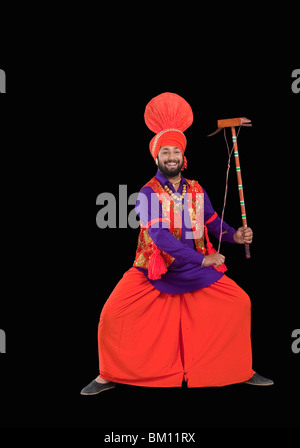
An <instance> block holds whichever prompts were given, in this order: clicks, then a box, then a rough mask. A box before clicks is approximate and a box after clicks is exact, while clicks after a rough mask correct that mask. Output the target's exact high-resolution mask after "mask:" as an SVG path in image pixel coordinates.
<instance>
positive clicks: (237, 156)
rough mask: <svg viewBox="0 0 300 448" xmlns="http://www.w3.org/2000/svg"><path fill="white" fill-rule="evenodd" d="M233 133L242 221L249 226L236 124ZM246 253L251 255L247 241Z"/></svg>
mask: <svg viewBox="0 0 300 448" xmlns="http://www.w3.org/2000/svg"><path fill="white" fill-rule="evenodd" d="M231 134H232V141H233V151H234V152H233V154H234V160H235V168H236V176H237V182H238V189H239V197H240V206H241V213H242V222H243V226H244V227H247V216H246V208H245V200H244V190H243V182H242V173H241V166H240V158H239V150H238V145H237V137H236V133H235V127H234V126H231ZM245 253H246V258H250V257H251V254H250V248H249V244H246V243H245Z"/></svg>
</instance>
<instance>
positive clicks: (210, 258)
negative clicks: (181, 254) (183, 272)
mask: <svg viewBox="0 0 300 448" xmlns="http://www.w3.org/2000/svg"><path fill="white" fill-rule="evenodd" d="M224 261H225V257H224V255H221V254H219V252H215V253H214V254H210V255H205V257H204V261H203V264H202V266H205V267H207V266H211V265H213V264H214V265H215V266H217V267H218V266H221V264H223V263H224Z"/></svg>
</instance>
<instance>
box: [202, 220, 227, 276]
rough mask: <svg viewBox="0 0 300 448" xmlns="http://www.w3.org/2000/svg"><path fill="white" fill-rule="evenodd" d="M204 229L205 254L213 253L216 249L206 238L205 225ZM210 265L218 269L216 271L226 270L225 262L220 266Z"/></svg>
mask: <svg viewBox="0 0 300 448" xmlns="http://www.w3.org/2000/svg"><path fill="white" fill-rule="evenodd" d="M204 231H205V238H206V249H207V254H208V255H210V254H214V253H216V252H217V251H216V249H214V247H213V245H212V244H211V242H210V241H209V238H208V231H207V227H206V225H204ZM212 267H213V268H214V269H215V270H216V271H218V272H226V271H227V267H226V266H225V264H224V263H223V264H221V266H214V265H212Z"/></svg>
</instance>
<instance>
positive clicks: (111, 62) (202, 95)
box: [0, 27, 300, 433]
mask: <svg viewBox="0 0 300 448" xmlns="http://www.w3.org/2000/svg"><path fill="white" fill-rule="evenodd" d="M168 32H170V31H168ZM148 33H149V29H148V28H147V27H146V28H145V29H144V30H143V31H140V32H139V33H137V35H134V36H132V38H131V39H128V40H126V41H123V40H122V38H121V37H120V38H118V39H117V41H116V42H115V43H114V42H113V41H112V40H110V41H109V44H108V41H107V40H106V41H101V42H102V44H101V45H99V47H98V45H96V43H95V42H96V41H95V38H96V37H97V33H96V31H95V34H93V33H91V36H89V34H88V32H87V34H86V35H85V40H84V46H83V47H84V48H80V46H76V45H74V46H69V45H68V44H67V45H65V47H64V48H63V50H61V51H60V52H59V51H57V52H55V54H53V53H51V52H49V48H51V46H48V45H46V46H45V48H44V49H46V50H47V57H45V56H43V57H42V55H41V53H39V52H37V53H35V54H34V56H33V55H32V54H31V56H30V57H29V56H28V53H26V52H23V51H21V49H20V48H19V52H18V57H15V58H13V57H12V56H11V54H10V55H9V53H8V52H7V54H5V52H3V55H2V56H3V60H2V61H1V64H0V68H2V69H4V70H5V71H6V75H7V94H6V95H1V103H0V104H1V107H0V113H1V131H0V132H1V134H0V136H1V149H2V170H1V171H2V176H1V184H2V195H1V199H2V209H3V218H2V225H3V231H2V243H3V255H2V257H3V265H4V267H3V271H2V273H3V281H2V286H3V292H2V298H1V305H0V328H1V329H3V330H5V332H6V335H7V353H6V354H2V355H1V357H0V394H1V419H0V427H3V428H73V429H75V428H98V429H101V430H103V431H104V432H106V431H108V432H109V430H114V431H115V432H117V431H118V430H119V431H123V432H125V433H130V432H131V433H134V429H136V430H138V428H146V430H149V431H150V429H153V428H157V429H160V430H161V431H164V430H167V429H168V428H172V430H174V429H177V430H180V429H181V430H182V431H183V430H191V429H192V428H194V430H197V431H200V430H204V429H221V428H226V429H228V428H244V429H246V428H248V429H256V428H267V429H276V428H281V429H283V428H295V427H298V428H299V417H298V415H297V411H296V407H297V403H298V402H299V392H300V386H299V359H300V358H299V356H300V355H296V354H294V353H293V352H292V350H291V344H292V338H291V333H292V331H293V330H294V329H295V328H299V311H300V309H299V298H298V293H297V280H298V255H297V251H298V244H297V241H298V218H297V216H298V195H297V193H298V176H299V175H298V159H297V156H298V150H299V98H300V95H299V94H298V95H297V94H294V93H293V92H292V90H291V84H292V78H291V73H292V71H293V70H294V69H295V68H297V67H298V66H299V61H298V63H297V61H296V59H295V58H294V53H293V52H292V51H291V52H290V57H287V56H286V53H285V51H284V47H280V46H279V45H277V43H278V42H279V41H276V42H275V43H276V45H275V44H274V41H273V46H270V42H269V38H268V37H267V36H266V40H265V41H263V42H264V43H262V42H260V44H259V45H257V46H256V47H253V45H252V46H249V45H248V46H245V44H244V43H242V42H241V43H240V45H238V46H236V45H235V44H236V42H235V41H231V40H230V39H229V38H227V37H226V36H225V37H222V36H221V35H218V36H217V35H216V34H214V33H213V32H212V31H211V34H209V43H210V47H208V46H207V45H206V41H205V40H203V36H201V37H200V36H197V33H195V35H193V36H192V35H189V36H185V38H186V39H187V40H184V39H183V37H182V36H177V40H176V41H173V40H172V39H170V37H169V35H168V36H165V37H164V38H163V40H160V46H159V47H157V46H156V45H154V44H153V42H149V43H148V44H146V43H145V41H144V36H145V35H147V34H148ZM106 38H107V36H106ZM215 39H216V41H215ZM78 40H79V41H80V38H79V39H78ZM78 40H77V41H75V44H76V43H77V42H78ZM141 40H142V42H141V43H142V46H141V45H140V41H141ZM187 41H188V45H186V42H187ZM162 42H165V43H166V44H165V45H163V44H162ZM214 42H219V43H220V42H222V45H219V46H218V45H215V44H214ZM233 42H234V43H235V44H234V45H233ZM167 43H168V44H167ZM232 46H233V47H234V48H232ZM204 49H205V50H204ZM77 51H78V52H79V53H77ZM211 52H213V54H211ZM165 91H170V92H175V93H177V94H179V95H181V96H183V97H184V98H185V99H186V100H187V101H188V102H189V103H190V105H191V107H192V109H193V112H194V122H193V125H192V126H191V127H190V128H189V129H188V130H187V131H186V136H187V140H188V145H187V150H186V156H187V159H188V169H187V170H186V171H185V173H184V175H185V176H186V177H188V178H194V179H197V180H198V181H199V182H200V184H202V185H203V186H204V188H205V189H206V191H207V192H208V194H209V196H210V199H211V201H212V203H213V205H214V208H215V210H216V211H217V212H218V213H219V214H221V210H222V204H223V195H224V187H225V174H226V168H227V149H226V145H225V142H224V137H223V134H222V133H219V134H218V135H216V136H214V137H211V138H207V134H209V133H211V132H213V131H214V130H215V129H216V125H217V120H218V119H221V118H232V117H240V116H246V117H247V118H249V119H251V120H252V123H253V127H252V128H242V129H241V131H240V135H239V138H238V145H239V151H240V162H241V167H242V177H243V184H244V195H245V204H246V211H247V218H248V225H249V226H250V227H251V228H252V229H253V231H254V242H253V244H252V246H251V254H252V257H251V259H250V260H246V259H245V255H244V249H243V247H237V246H230V245H228V244H227V245H226V244H225V243H224V244H222V247H221V252H222V253H223V254H224V255H226V264H227V266H228V268H229V271H228V275H229V276H230V277H231V278H233V279H234V280H235V281H237V283H238V284H239V285H240V286H241V287H243V288H244V289H245V290H246V292H247V293H248V294H249V295H250V297H251V300H252V345H253V367H254V369H255V370H257V371H258V372H259V373H260V374H262V375H264V376H266V377H269V378H272V379H273V380H274V381H275V385H274V386H273V387H268V388H260V387H256V388H255V387H251V386H247V385H232V386H226V387H223V388H203V389H202V388H199V389H187V388H185V387H183V388H178V389H177V388H175V389H173V388H172V389H153V388H138V387H134V386H126V385H119V386H118V387H117V388H116V389H114V390H112V391H109V392H106V393H104V394H101V395H98V396H93V397H84V396H81V395H80V390H81V389H82V387H84V386H85V385H86V384H87V383H88V382H90V381H91V380H92V379H93V378H95V377H96V376H97V374H98V354H97V325H98V320H99V315H100V312H101V309H102V307H103V304H104V303H105V301H106V299H107V297H108V295H109V294H110V292H111V291H112V289H113V288H114V286H115V284H116V283H117V282H118V281H119V280H120V278H121V276H122V275H123V273H124V272H125V271H126V270H127V269H129V268H130V267H131V265H132V263H133V260H134V256H135V250H136V242H137V236H138V229H136V230H134V229H130V228H128V229H105V230H100V229H99V228H98V227H97V226H96V225H95V216H96V214H97V211H98V210H99V206H98V207H97V206H96V208H94V204H95V198H96V197H97V196H98V195H99V194H100V193H102V192H111V193H113V194H115V195H116V197H117V198H118V191H119V185H123V184H126V185H127V188H128V196H129V195H130V194H131V193H134V192H137V191H139V189H140V188H141V187H142V186H143V185H144V184H145V183H146V182H147V180H149V179H150V178H151V177H152V176H153V175H154V174H155V172H156V165H155V164H154V162H153V160H152V157H151V155H150V152H149V147H148V145H149V141H150V139H151V138H152V136H153V134H152V133H151V131H149V129H148V128H147V127H146V125H145V123H144V118H143V114H144V109H145V106H146V104H147V102H148V101H150V99H151V98H152V97H153V96H155V95H158V94H159V93H162V92H165ZM228 140H229V142H230V135H229V134H228ZM233 164H234V160H233V159H232V165H233ZM117 204H118V202H117ZM132 208H133V207H132V206H129V207H128V210H129V211H130V210H131V209H132ZM225 220H226V222H228V223H229V224H230V225H232V226H234V227H239V226H240V225H241V218H240V208H239V200H238V190H237V185H236V174H235V170H234V166H232V168H231V171H230V176H229V190H228V199H227V207H226V211H225ZM214 243H215V241H214ZM298 358H299V359H298ZM129 428H132V429H131V430H129Z"/></svg>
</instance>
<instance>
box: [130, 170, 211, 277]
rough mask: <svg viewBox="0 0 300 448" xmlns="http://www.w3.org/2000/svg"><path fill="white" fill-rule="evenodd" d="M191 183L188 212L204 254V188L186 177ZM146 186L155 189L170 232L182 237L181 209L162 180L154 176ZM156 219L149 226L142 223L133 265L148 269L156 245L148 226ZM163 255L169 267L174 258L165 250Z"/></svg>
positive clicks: (188, 186)
mask: <svg viewBox="0 0 300 448" xmlns="http://www.w3.org/2000/svg"><path fill="white" fill-rule="evenodd" d="M186 180H187V182H188V183H189V185H187V193H189V194H188V195H187V198H188V212H189V217H190V221H191V227H192V232H193V239H194V242H195V246H196V249H197V251H198V252H201V253H202V254H204V255H205V254H206V253H207V251H206V248H205V244H204V233H203V228H204V223H203V216H204V210H203V207H204V204H203V194H202V193H203V190H202V188H201V186H200V185H199V184H198V182H197V181H195V180H188V179H186ZM145 187H151V188H152V189H153V191H154V192H155V193H156V195H157V197H158V199H159V202H160V203H161V206H162V212H163V221H164V222H166V223H168V226H169V230H170V232H171V233H172V234H173V235H174V236H175V237H176V238H177V239H178V240H180V239H181V233H182V225H181V219H182V218H181V211H180V210H179V209H178V208H177V206H176V205H175V204H174V200H173V199H172V198H171V196H170V195H169V194H168V193H167V192H166V191H165V189H164V188H163V187H162V185H161V184H160V182H159V181H158V180H157V179H156V177H153V178H152V179H151V180H150V181H149V182H148V183H147V184H146V185H145ZM155 221H156V222H157V220H155ZM153 222H154V221H150V222H149V223H148V225H147V227H143V226H142V224H141V230H140V234H139V237H138V246H137V250H136V256H135V261H134V264H133V266H136V267H141V268H144V269H148V265H149V260H150V258H151V256H152V254H153V251H154V250H155V248H156V246H155V245H154V243H153V241H152V239H151V237H150V235H149V232H148V228H149V227H150V225H151V224H153ZM161 255H162V257H163V259H164V261H165V264H166V266H167V267H169V266H170V265H171V264H172V263H173V261H174V258H173V257H171V256H170V255H169V254H167V253H166V252H164V251H161Z"/></svg>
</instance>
